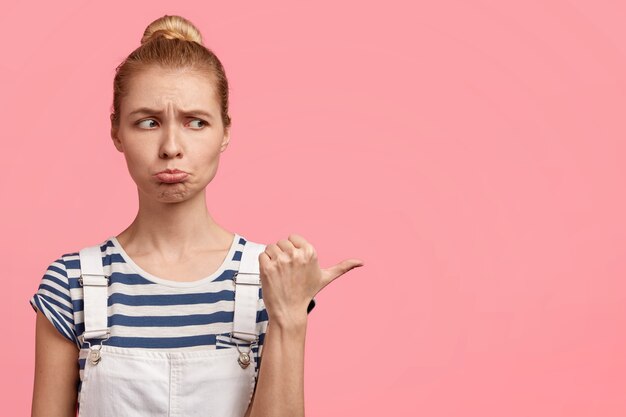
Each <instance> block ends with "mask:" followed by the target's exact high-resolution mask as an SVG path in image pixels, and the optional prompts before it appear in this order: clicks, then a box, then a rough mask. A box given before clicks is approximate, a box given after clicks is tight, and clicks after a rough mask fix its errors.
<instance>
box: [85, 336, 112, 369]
mask: <svg viewBox="0 0 626 417" xmlns="http://www.w3.org/2000/svg"><path fill="white" fill-rule="evenodd" d="M110 335H111V331H110V330H108V329H107V332H106V337H105V338H103V339H102V340H100V343H99V344H97V345H94V346H92V345H91V342H90V341H89V340H86V339H85V335H84V334H82V335H81V337H80V339H81V341H82V343H85V342H87V345H88V346H87V347H88V349H89V354H88V359H89V362H91V364H92V365H97V364H99V363H100V360H101V359H102V355H101V354H100V350H102V342H104V341H105V340H108V339H109V336H110ZM81 348H82V347H81Z"/></svg>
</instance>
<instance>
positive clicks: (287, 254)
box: [259, 234, 363, 322]
mask: <svg viewBox="0 0 626 417" xmlns="http://www.w3.org/2000/svg"><path fill="white" fill-rule="evenodd" d="M362 265H363V262H362V261H361V260H359V259H347V260H344V261H342V262H340V263H338V264H336V265H333V266H332V267H330V268H326V269H322V268H320V266H319V264H318V260H317V253H316V251H315V248H314V247H313V245H311V244H310V243H309V242H307V241H306V240H305V239H304V238H303V237H302V236H300V235H297V234H291V235H289V237H288V238H287V239H282V240H279V241H278V242H277V243H272V244H268V245H267V246H266V247H265V251H263V252H261V254H259V271H260V275H261V286H262V291H263V302H264V303H265V308H266V310H267V314H268V316H269V318H270V320H274V321H280V322H294V321H302V320H306V315H307V307H308V305H309V302H310V301H311V300H312V299H313V297H315V295H316V294H317V293H318V292H319V291H320V290H322V288H324V287H326V286H327V285H328V284H330V283H331V282H332V281H334V280H335V279H337V278H339V277H340V276H342V275H343V274H345V273H346V272H348V271H349V270H351V269H353V268H356V267H359V266H362Z"/></svg>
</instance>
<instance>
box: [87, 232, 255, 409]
mask: <svg viewBox="0 0 626 417" xmlns="http://www.w3.org/2000/svg"><path fill="white" fill-rule="evenodd" d="M264 250H265V245H263V244H260V243H254V242H250V241H246V243H245V245H244V249H243V253H242V257H241V262H240V267H239V271H237V273H235V277H234V278H233V286H234V289H235V306H234V323H233V331H232V333H231V340H232V342H233V344H234V347H232V348H224V349H215V348H214V347H211V346H206V347H204V346H202V347H198V348H194V349H191V350H190V349H187V350H185V351H177V350H176V349H168V350H160V349H145V348H126V347H118V346H110V345H107V344H106V340H107V339H108V337H109V335H110V330H109V328H108V323H107V300H108V285H109V282H108V281H109V277H108V276H106V275H105V274H104V269H103V265H102V255H101V251H100V247H99V246H98V245H95V246H90V247H86V248H83V249H81V250H80V251H79V256H80V265H81V277H80V279H79V282H80V284H81V285H82V287H83V297H84V314H85V317H84V321H85V332H84V334H83V335H81V337H80V341H81V342H82V345H83V346H85V343H86V344H87V347H83V348H82V349H80V353H79V359H85V367H84V373H83V380H82V385H81V391H80V394H79V397H78V401H79V413H78V417H135V416H141V417H143V416H145V417H148V416H149V417H231V416H232V417H242V416H243V415H244V414H245V412H246V410H247V408H248V405H249V403H250V399H251V397H252V393H253V391H254V386H255V360H254V355H253V354H252V346H253V345H254V344H256V343H258V335H257V334H256V314H257V307H258V303H259V286H260V276H259V261H258V257H259V254H260V253H261V252H262V251H264Z"/></svg>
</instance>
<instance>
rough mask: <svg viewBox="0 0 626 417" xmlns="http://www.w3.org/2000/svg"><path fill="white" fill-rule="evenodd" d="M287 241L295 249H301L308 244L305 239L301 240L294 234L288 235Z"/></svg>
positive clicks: (301, 238)
mask: <svg viewBox="0 0 626 417" xmlns="http://www.w3.org/2000/svg"><path fill="white" fill-rule="evenodd" d="M287 239H289V241H290V242H291V243H292V244H293V246H295V247H296V248H303V247H305V246H307V245H309V242H308V241H307V240H306V239H305V238H303V237H302V236H300V235H298V234H296V233H292V234H290V235H289V237H288V238H287Z"/></svg>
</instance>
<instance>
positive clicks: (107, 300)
mask: <svg viewBox="0 0 626 417" xmlns="http://www.w3.org/2000/svg"><path fill="white" fill-rule="evenodd" d="M230 125H231V121H230V117H229V115H228V83H227V79H226V76H225V74H224V69H223V67H222V65H221V63H220V61H219V60H218V58H217V57H216V56H215V55H214V54H213V53H212V52H211V51H210V50H209V49H207V48H206V47H204V46H203V44H202V38H201V35H200V33H199V32H198V30H197V29H196V27H194V26H193V25H192V24H191V23H190V22H189V21H188V20H186V19H184V18H182V17H179V16H167V15H166V16H164V17H162V18H159V19H157V20H155V21H154V22H152V23H151V24H150V25H149V26H148V27H147V29H146V30H145V32H144V35H143V38H142V39H141V46H140V47H138V48H137V49H136V50H135V51H133V52H132V53H131V54H130V55H129V56H128V57H127V58H126V59H125V60H124V61H123V62H122V63H121V64H120V66H119V67H118V68H117V73H116V76H115V80H114V98H113V111H112V114H111V137H112V139H113V143H114V145H115V147H116V148H117V150H119V151H120V152H122V153H123V154H124V157H125V159H126V162H127V166H128V170H129V173H130V175H131V177H132V179H133V180H134V181H135V183H136V184H137V191H138V197H139V210H138V213H137V216H136V218H135V219H134V221H133V222H132V223H131V224H130V225H129V226H128V227H127V228H126V229H125V230H124V231H122V232H121V233H120V234H118V235H117V236H111V237H109V238H108V239H106V240H104V241H102V242H100V243H99V244H97V245H93V246H91V247H87V248H83V249H81V250H80V251H76V252H73V253H67V254H64V255H62V256H60V257H59V259H57V260H55V261H54V262H52V263H51V264H50V266H49V267H48V270H47V271H46V273H45V275H44V277H43V278H42V280H41V283H40V285H39V288H38V291H37V293H36V294H34V295H33V297H32V298H31V299H30V303H31V305H32V306H33V309H34V310H35V311H37V324H36V359H35V382H34V393H33V404H32V415H33V416H35V417H40V416H45V417H57V416H59V417H60V416H63V417H69V416H75V415H76V411H77V410H78V413H79V416H82V417H96V416H107V417H132V416H151V417H159V416H163V417H166V416H169V417H175V416H184V417H190V416H217V417H224V416H243V415H246V416H255V417H259V416H272V417H278V416H289V417H295V416H303V415H304V387H303V371H304V346H305V334H306V326H307V314H308V311H309V310H310V308H311V306H312V302H313V301H314V300H313V299H314V296H315V295H316V294H317V293H318V292H319V291H320V290H321V289H322V288H324V287H325V286H326V285H328V284H329V283H330V282H332V281H333V280H334V279H336V278H338V277H339V276H341V275H342V274H344V273H346V272H347V271H349V270H351V269H352V268H355V267H358V266H362V265H363V262H362V261H361V260H359V259H347V260H345V261H343V262H340V263H339V264H337V265H334V266H332V267H331V268H327V269H321V268H320V267H319V265H318V262H317V257H316V252H315V249H314V248H313V246H312V245H311V244H310V243H309V242H307V241H306V240H305V239H304V238H303V237H302V236H299V235H297V234H291V235H290V236H288V238H286V239H282V240H279V241H278V242H276V243H272V244H268V245H263V244H259V243H255V242H251V241H249V240H247V239H246V238H245V237H243V236H241V235H239V234H237V233H233V232H230V231H228V230H226V229H224V228H223V227H221V226H220V225H218V224H217V223H216V222H215V221H214V220H213V218H212V217H211V215H210V214H209V212H208V210H207V206H206V198H205V197H206V186H207V185H208V184H209V182H211V180H212V179H213V178H214V176H215V174H216V171H217V167H218V162H219V157H220V154H221V153H222V152H223V151H224V150H226V147H227V145H228V142H229V128H230ZM258 181H260V179H258V178H255V186H256V184H259V183H260V182H258ZM267 181H269V182H270V183H271V181H272V180H271V179H268V180H267ZM261 183H262V181H261ZM261 356H262V357H263V360H262V362H261ZM261 364H262V366H261Z"/></svg>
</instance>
